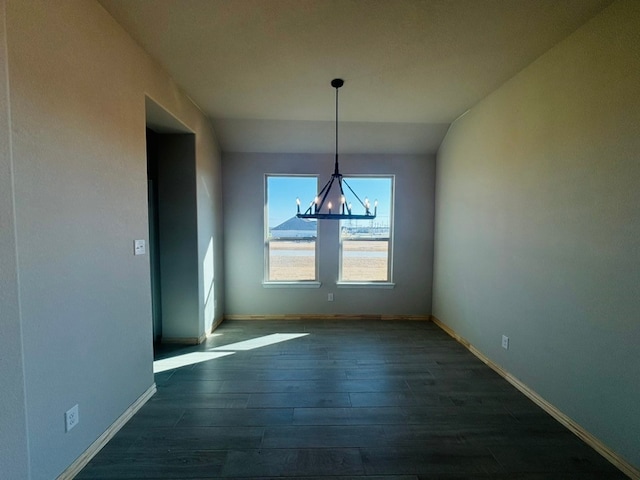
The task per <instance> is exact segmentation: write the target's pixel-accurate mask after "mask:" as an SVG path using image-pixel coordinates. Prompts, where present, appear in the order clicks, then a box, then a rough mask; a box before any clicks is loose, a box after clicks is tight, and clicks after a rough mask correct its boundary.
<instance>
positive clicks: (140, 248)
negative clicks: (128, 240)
mask: <svg viewBox="0 0 640 480" xmlns="http://www.w3.org/2000/svg"><path fill="white" fill-rule="evenodd" d="M145 253H147V245H146V242H145V241H144V240H134V241H133V254H134V255H144V254H145Z"/></svg>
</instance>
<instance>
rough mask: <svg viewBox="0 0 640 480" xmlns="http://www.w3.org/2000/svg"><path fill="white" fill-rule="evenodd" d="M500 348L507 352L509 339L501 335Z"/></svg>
mask: <svg viewBox="0 0 640 480" xmlns="http://www.w3.org/2000/svg"><path fill="white" fill-rule="evenodd" d="M502 348H504V349H505V350H509V337H507V336H506V335H502Z"/></svg>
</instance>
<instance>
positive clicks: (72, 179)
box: [0, 0, 223, 479]
mask: <svg viewBox="0 0 640 480" xmlns="http://www.w3.org/2000/svg"><path fill="white" fill-rule="evenodd" d="M4 5H5V2H2V3H0V6H1V8H0V12H2V9H3V8H4ZM1 19H4V18H0V20H1ZM7 46H8V47H7ZM5 48H6V50H7V52H6V53H7V55H4V49H5ZM0 53H3V55H2V56H0V58H1V59H2V60H1V62H2V63H0V65H1V66H0V69H2V72H0V78H2V79H1V80H0V127H2V128H0V132H1V133H0V135H2V136H3V138H4V137H6V138H8V139H9V140H10V145H11V146H12V152H8V149H7V145H9V142H8V141H6V142H5V141H2V142H1V145H2V147H1V148H0V169H1V172H2V175H0V187H1V188H0V215H1V217H0V218H1V221H2V229H1V233H0V235H1V236H2V242H1V243H0V262H1V267H2V268H1V270H0V287H2V293H1V294H0V312H1V313H2V330H3V331H2V335H1V336H0V348H1V351H2V361H1V362H2V363H1V364H0V378H2V381H3V394H2V395H0V403H1V404H0V407H2V408H1V410H2V415H3V416H2V422H3V423H2V429H0V447H2V448H1V452H2V453H0V462H1V464H0V471H2V472H3V475H5V474H6V472H10V473H9V477H10V478H16V479H19V478H27V473H26V471H27V470H28V469H30V478H33V479H51V478H55V477H56V476H57V475H58V474H60V473H61V472H62V471H63V470H64V469H65V468H66V467H68V466H69V465H70V464H71V463H72V462H73V461H74V460H75V459H76V458H77V457H78V456H79V455H80V454H81V453H82V452H83V451H84V450H85V449H86V448H87V447H88V446H89V445H90V444H91V443H92V442H93V441H95V440H96V439H97V438H98V437H99V436H100V435H101V434H102V433H103V432H104V431H105V430H106V429H107V428H108V427H109V426H110V425H111V424H112V423H113V422H114V421H115V420H116V419H117V418H118V417H119V416H120V415H121V414H122V413H123V412H124V411H125V410H126V409H127V408H128V407H129V406H130V405H131V404H132V403H133V402H135V401H136V399H138V398H139V397H140V395H142V394H143V393H144V392H145V391H147V390H148V389H149V388H150V387H151V386H152V385H153V375H152V329H151V305H150V279H149V260H148V257H147V256H136V257H134V256H133V240H134V239H147V237H148V222H147V176H146V151H145V150H146V148H145V95H148V96H149V97H150V98H152V99H153V100H154V101H155V102H156V103H157V104H158V105H161V106H162V107H163V108H164V109H165V110H166V111H168V112H170V113H171V114H172V115H173V116H175V118H177V119H179V120H180V121H181V122H182V123H183V124H184V125H185V127H186V128H188V130H190V131H193V132H195V135H196V145H195V150H196V182H197V187H196V192H195V193H196V198H197V207H196V208H197V221H198V229H199V230H198V244H197V252H198V258H197V264H198V266H197V267H196V266H194V277H195V278H202V275H201V265H202V264H203V262H204V260H205V252H206V250H207V248H208V247H207V245H208V244H205V245H201V243H200V239H201V238H205V239H206V240H208V239H210V238H213V239H214V247H213V257H214V258H215V265H216V268H217V278H221V275H222V265H223V262H222V249H221V237H220V233H219V232H220V231H221V216H219V215H218V214H219V212H220V211H221V193H220V156H219V153H218V151H217V150H218V149H217V143H216V140H215V137H214V135H213V133H212V131H211V127H210V124H209V122H208V120H207V119H206V118H205V117H204V116H203V115H202V114H201V113H200V111H199V110H198V109H197V108H196V107H195V106H194V105H193V103H192V102H191V101H190V100H189V99H188V98H187V97H186V96H185V95H183V94H182V92H180V90H179V89H178V88H177V87H176V85H175V83H174V82H173V81H172V80H171V78H169V77H168V76H167V75H166V73H165V72H164V71H163V70H162V68H161V67H160V66H159V65H158V64H156V63H155V62H154V61H153V60H151V58H150V57H149V56H148V55H146V54H145V53H144V52H143V51H142V50H141V49H140V48H139V47H138V46H137V44H136V43H135V42H134V41H133V40H132V39H131V38H130V37H129V36H128V35H127V34H126V33H125V32H124V31H123V30H122V29H121V28H120V27H119V25H118V24H116V22H115V21H114V20H113V19H112V18H111V17H110V16H109V15H108V14H107V13H106V12H105V11H104V9H103V8H102V7H101V6H100V5H99V4H98V3H97V2H93V1H91V2H89V1H84V0H77V1H69V2H40V1H35V0H34V1H31V0H24V1H23V0H16V1H13V0H9V1H7V2H6V43H5V36H4V35H0ZM5 62H6V63H5ZM7 65H8V84H9V96H8V97H7V95H6V91H7V85H6V83H5V80H6V78H7V77H5V75H3V74H2V73H5V70H4V69H5V68H6V67H7ZM7 98H8V99H9V102H7ZM9 112H10V125H9V127H8V128H5V127H6V124H7V119H8V118H9ZM9 153H10V154H9ZM11 161H12V163H11ZM11 165H13V170H11V169H10V168H9V167H10V166H11ZM12 188H13V200H12V198H11V190H12ZM14 208H15V218H13V214H12V211H13V209H14ZM217 215H218V216H217ZM14 220H15V223H14ZM5 227H6V228H5ZM12 237H13V239H12ZM16 251H17V254H16ZM5 267H6V268H5ZM199 281H200V280H199ZM217 288H219V289H221V288H222V287H221V286H218V287H217ZM198 290H199V292H200V293H198V295H194V298H196V299H198V298H199V297H200V295H203V296H204V294H203V293H202V292H204V290H205V286H204V285H201V284H199V286H198ZM219 296H220V297H222V290H220V291H219ZM198 301H199V300H198ZM196 311H197V312H198V318H197V319H196V320H195V321H194V323H196V324H198V330H199V333H203V332H204V330H205V324H206V321H205V316H204V304H201V305H199V306H198V307H197V308H196ZM200 312H203V313H202V314H201V313H200ZM210 313H211V312H210ZM209 321H211V319H209ZM21 344H22V346H21ZM21 348H22V353H23V356H22V357H21V355H20V349H21ZM5 382H6V383H5ZM21 384H23V385H24V386H23V387H22V391H21ZM7 388H9V390H10V391H11V394H10V395H7V394H5V393H4V392H6V391H7ZM76 403H78V404H79V406H80V423H79V424H78V425H77V426H76V427H75V429H74V430H72V431H71V432H69V433H65V431H64V412H65V411H66V410H67V409H69V408H70V407H72V406H73V405H74V404H76ZM25 406H26V408H25ZM5 409H6V410H5ZM5 412H7V413H9V414H10V415H11V419H10V421H9V422H8V423H6V424H5V417H4V414H5ZM25 428H26V436H27V437H28V446H27V445H25ZM5 445H9V448H8V449H5ZM7 455H10V456H11V458H6V457H7ZM27 458H28V460H27ZM27 461H28V464H25V462H27Z"/></svg>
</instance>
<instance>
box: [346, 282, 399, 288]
mask: <svg viewBox="0 0 640 480" xmlns="http://www.w3.org/2000/svg"><path fill="white" fill-rule="evenodd" d="M336 285H337V286H338V288H395V286H396V284H395V283H392V282H338V283H336Z"/></svg>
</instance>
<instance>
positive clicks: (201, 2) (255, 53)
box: [100, 0, 611, 154]
mask: <svg viewBox="0 0 640 480" xmlns="http://www.w3.org/2000/svg"><path fill="white" fill-rule="evenodd" d="M100 2H101V3H102V5H103V6H104V7H105V8H106V9H107V11H108V12H110V14H111V15H112V16H113V17H114V18H115V19H116V20H117V21H118V22H119V23H120V24H121V25H122V26H123V27H124V29H125V30H126V31H127V32H128V33H129V34H130V35H131V36H132V37H133V38H134V39H135V40H136V41H137V42H138V43H139V44H140V45H141V46H142V47H143V48H144V49H145V50H146V51H147V52H149V53H150V54H151V55H152V56H153V57H154V58H156V59H157V60H158V61H159V62H160V63H161V64H162V65H163V66H164V67H165V68H166V69H167V70H168V71H169V73H170V74H171V75H172V76H173V78H174V79H175V80H176V81H177V82H178V83H179V84H180V85H181V86H182V88H183V89H184V90H185V92H186V93H187V94H188V95H189V96H190V97H191V98H193V100H194V101H195V102H196V103H197V104H198V106H199V107H200V108H202V110H203V111H204V112H205V113H206V114H207V115H208V116H209V117H210V118H211V120H212V122H213V125H214V129H215V130H216V133H217V135H218V137H219V139H220V144H221V148H222V149H223V150H224V151H234V152H238V151H243V152H282V153H286V152H296V153H325V152H332V151H333V148H334V143H333V135H334V124H333V121H334V90H333V88H331V86H330V84H329V83H330V81H331V79H332V78H335V77H341V78H344V79H345V86H344V87H343V88H342V89H341V90H340V133H341V135H340V136H341V142H340V143H341V147H340V150H341V152H344V153H407V154H413V153H418V154H421V153H430V152H435V151H436V150H437V148H438V146H439V145H440V142H441V141H442V138H443V137H444V135H445V133H446V130H447V128H448V125H449V124H450V123H451V122H452V121H453V120H455V118H457V117H458V116H459V115H461V114H462V113H464V112H465V111H466V110H468V109H469V108H471V107H472V106H473V105H474V104H476V103H477V102H478V101H479V100H481V99H482V98H483V97H485V96H486V95H488V94H489V93H490V92H492V91H493V90H495V89H496V88H498V87H499V86H500V85H501V84H502V83H504V82H505V81H506V80H508V79H509V78H510V77H512V76H513V75H515V74H516V73H517V72H519V71H520V70H522V69H523V68H524V67H526V66H527V65H528V64H530V63H531V62H532V61H533V60H535V59H536V58H537V57H539V56H540V55H542V54H543V53H544V52H545V51H547V50H548V49H549V48H551V47H552V46H553V45H555V44H556V43H558V42H560V41H561V40H562V39H563V38H565V37H567V36H568V35H569V34H570V33H572V32H573V31H574V30H576V29H577V28H578V27H579V26H580V25H582V24H583V23H585V22H586V21H587V20H589V19H590V18H591V17H593V16H594V15H596V14H597V13H598V12H599V11H601V10H602V9H603V8H604V7H606V6H607V5H608V4H610V3H611V1H610V0H136V1H134V2H132V1H130V0H100Z"/></svg>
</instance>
